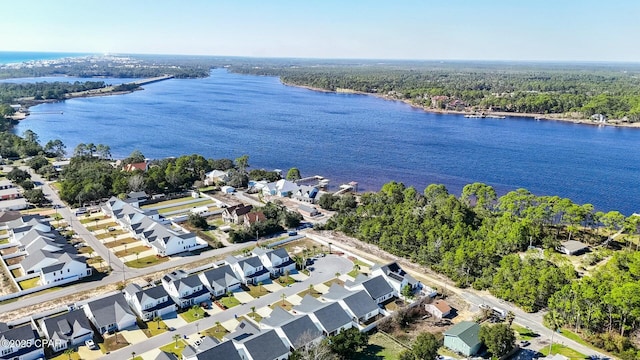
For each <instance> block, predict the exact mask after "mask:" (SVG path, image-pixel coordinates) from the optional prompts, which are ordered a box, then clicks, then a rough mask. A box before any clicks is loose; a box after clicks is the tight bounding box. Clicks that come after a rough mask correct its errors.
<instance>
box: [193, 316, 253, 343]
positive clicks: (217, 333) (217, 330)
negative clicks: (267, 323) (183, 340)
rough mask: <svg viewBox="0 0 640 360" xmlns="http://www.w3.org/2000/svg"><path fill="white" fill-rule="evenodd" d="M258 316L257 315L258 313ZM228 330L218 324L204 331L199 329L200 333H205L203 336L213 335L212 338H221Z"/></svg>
mask: <svg viewBox="0 0 640 360" xmlns="http://www.w3.org/2000/svg"><path fill="white" fill-rule="evenodd" d="M258 316H259V315H258ZM228 333H229V331H227V329H225V328H224V326H222V325H219V326H214V327H211V328H208V329H206V330H204V331H200V334H201V335H205V336H213V337H214V338H216V339H218V340H221V339H222V337H223V336H224V335H225V334H228Z"/></svg>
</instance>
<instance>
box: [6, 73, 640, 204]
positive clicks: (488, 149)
mask: <svg viewBox="0 0 640 360" xmlns="http://www.w3.org/2000/svg"><path fill="white" fill-rule="evenodd" d="M32 110H33V115H31V116H29V117H28V119H27V120H24V121H22V122H21V123H20V124H19V125H18V126H17V128H16V132H17V133H19V134H21V133H22V132H24V130H26V129H31V130H33V131H35V132H36V133H37V134H38V135H39V136H40V139H41V141H42V142H43V143H44V142H46V141H48V140H50V139H57V138H58V139H61V140H62V141H63V142H64V143H65V144H66V145H67V148H68V151H69V153H71V152H72V151H73V148H74V147H75V146H76V145H77V144H78V143H81V142H83V143H89V142H92V143H101V144H106V145H109V146H111V150H112V153H113V155H114V156H115V157H119V158H123V157H126V156H127V155H129V154H130V153H131V152H132V151H133V150H134V149H138V150H140V151H142V152H143V153H144V154H145V155H146V156H147V157H150V158H161V157H168V156H180V155H184V154H193V153H197V154H202V155H203V156H205V157H211V158H225V157H226V158H231V159H234V158H236V157H238V156H241V155H242V154H248V155H249V156H250V161H249V163H250V164H251V165H252V167H254V168H256V167H257V168H261V167H264V168H266V169H274V168H280V169H285V171H286V169H288V168H289V167H292V166H296V167H298V168H300V170H301V172H302V175H303V176H308V175H315V174H319V175H322V176H325V177H328V178H330V179H331V180H332V185H334V186H337V185H339V184H341V183H345V182H348V181H352V180H355V181H358V182H359V184H360V189H361V190H378V189H379V188H380V187H381V186H382V185H383V184H384V183H386V182H388V181H391V180H396V181H401V182H404V183H405V184H407V185H413V186H415V187H416V188H418V189H419V191H422V190H423V189H424V188H425V187H426V186H427V185H428V184H431V183H442V184H445V185H446V186H447V188H448V189H449V191H450V192H452V193H455V194H459V193H460V191H461V189H462V187H463V186H464V185H465V184H467V183H472V182H484V183H487V184H490V185H492V186H494V187H495V188H496V189H497V190H498V191H499V193H501V194H504V193H505V192H507V191H510V190H514V189H517V188H521V187H522V188H526V189H528V190H530V191H531V192H533V193H535V194H538V195H559V196H562V197H568V198H570V199H572V200H573V201H575V202H578V203H592V204H594V205H595V206H596V208H597V209H599V210H603V211H608V210H612V209H615V210H619V211H621V212H623V213H624V214H626V215H629V214H631V213H633V212H638V211H640V205H638V203H639V202H638V200H639V199H640V186H638V184H639V181H640V151H638V148H639V146H640V130H637V129H625V128H613V127H593V126H587V125H578V124H573V123H565V122H553V121H535V120H533V119H521V118H510V119H505V120H499V119H466V118H464V117H462V116H459V115H438V114H431V113H426V112H424V111H421V110H418V109H414V108H412V107H410V106H408V105H406V104H403V103H400V102H391V101H385V100H381V99H378V98H375V97H371V96H364V95H354V94H335V93H322V92H314V91H310V90H306V89H302V88H296V87H289V86H284V85H282V84H281V83H280V82H279V80H278V79H277V78H273V77H258V76H247V75H238V74H231V73H228V72H226V71H224V70H214V71H212V73H211V76H210V77H209V78H206V79H197V80H193V79H185V80H182V79H172V80H168V81H162V82H158V83H154V84H150V85H146V86H145V90H144V91H137V92H134V93H132V94H128V95H122V96H108V97H95V98H82V99H73V100H68V101H65V102H60V103H54V104H43V105H39V106H37V107H34V108H32ZM38 112H41V114H38ZM60 112H63V113H64V115H59V114H58V115H56V114H54V113H60Z"/></svg>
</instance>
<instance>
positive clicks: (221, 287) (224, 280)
mask: <svg viewBox="0 0 640 360" xmlns="http://www.w3.org/2000/svg"><path fill="white" fill-rule="evenodd" d="M198 276H200V281H202V283H203V284H204V286H206V287H207V289H209V291H210V292H211V293H212V294H213V295H214V296H222V295H224V294H226V293H227V292H228V291H233V290H236V289H238V288H240V280H239V279H238V278H237V277H236V274H235V272H234V271H233V269H231V266H229V265H223V266H220V267H217V268H215V269H211V270H208V271H205V272H203V273H200V274H199V275H198Z"/></svg>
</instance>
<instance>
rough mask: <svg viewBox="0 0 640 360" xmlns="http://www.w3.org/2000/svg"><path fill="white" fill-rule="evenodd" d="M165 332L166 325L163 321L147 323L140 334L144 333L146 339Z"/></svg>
mask: <svg viewBox="0 0 640 360" xmlns="http://www.w3.org/2000/svg"><path fill="white" fill-rule="evenodd" d="M166 331H167V324H165V323H164V321H160V323H157V322H155V321H149V322H147V328H146V329H142V332H144V334H145V335H147V337H153V336H156V335H160V334H162V333H163V332H166Z"/></svg>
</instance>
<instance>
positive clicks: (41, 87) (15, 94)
mask: <svg viewBox="0 0 640 360" xmlns="http://www.w3.org/2000/svg"><path fill="white" fill-rule="evenodd" d="M105 86H106V84H105V83H104V81H85V82H79V81H75V82H73V83H70V82H63V81H55V82H35V83H0V102H1V103H13V102H15V101H16V100H17V99H19V98H23V97H33V98H34V99H35V100H43V99H54V100H62V99H64V98H65V96H66V94H68V93H73V92H79V91H86V90H94V89H102V88H104V87H105Z"/></svg>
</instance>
